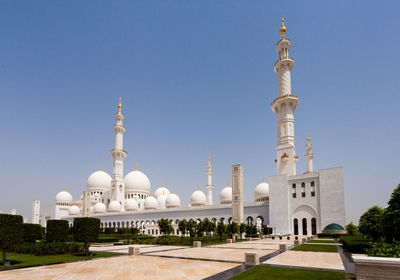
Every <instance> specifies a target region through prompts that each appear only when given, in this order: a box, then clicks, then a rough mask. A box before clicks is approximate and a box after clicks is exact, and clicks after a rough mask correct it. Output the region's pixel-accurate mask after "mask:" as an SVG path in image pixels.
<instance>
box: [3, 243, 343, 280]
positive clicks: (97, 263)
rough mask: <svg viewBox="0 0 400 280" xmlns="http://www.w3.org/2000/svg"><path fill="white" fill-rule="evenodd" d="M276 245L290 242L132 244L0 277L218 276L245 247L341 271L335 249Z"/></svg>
mask: <svg viewBox="0 0 400 280" xmlns="http://www.w3.org/2000/svg"><path fill="white" fill-rule="evenodd" d="M282 243H286V244H288V245H289V246H291V245H293V240H272V239H263V240H255V241H246V242H238V243H227V244H220V245H214V246H208V247H201V248H192V247H185V246H161V245H144V244H143V245H134V246H138V247H140V252H141V254H140V255H137V256H128V255H124V256H118V257H111V258H104V259H95V260H89V261H80V262H73V263H65V264H58V265H49V266H41V267H36V268H25V269H18V270H10V271H4V272H0V279H10V280H14V279H15V280H16V279H26V280H30V279H44V280H53V279H57V280H64V279H65V280H71V279H79V280H86V279H87V280H89V279H90V280H94V279H95V280H102V279H118V280H124V279H140V280H141V279H143V280H151V279H158V280H163V279H167V280H169V279H171V280H179V279H189V280H192V279H218V280H221V279H229V278H230V277H231V276H233V275H235V274H238V273H240V272H241V271H244V270H246V269H248V267H247V266H245V265H244V264H243V261H244V253H245V252H249V251H252V252H255V251H256V252H258V253H259V256H260V260H261V261H263V263H262V264H263V265H272V266H286V267H301V268H312V269H327V270H335V271H344V267H343V263H342V259H341V258H340V255H339V253H322V252H302V251H286V252H284V253H282V254H279V251H278V248H279V244H282ZM331 245H334V244H332V243H331ZM130 246H132V245H130ZM128 247H129V246H128V245H123V246H112V245H99V246H92V247H91V250H93V251H106V252H117V253H123V254H127V253H128Z"/></svg>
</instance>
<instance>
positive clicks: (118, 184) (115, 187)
mask: <svg viewBox="0 0 400 280" xmlns="http://www.w3.org/2000/svg"><path fill="white" fill-rule="evenodd" d="M121 109H122V105H121V97H120V98H119V104H118V112H117V113H116V114H115V118H116V120H117V123H116V124H115V125H114V132H115V145H114V149H112V150H111V155H112V156H113V159H114V162H113V176H112V180H111V185H112V200H117V201H119V202H120V204H121V209H122V211H123V209H125V199H124V196H125V180H124V158H125V157H126V155H127V153H126V151H124V133H125V127H124V126H123V124H122V122H123V120H124V114H122V112H121Z"/></svg>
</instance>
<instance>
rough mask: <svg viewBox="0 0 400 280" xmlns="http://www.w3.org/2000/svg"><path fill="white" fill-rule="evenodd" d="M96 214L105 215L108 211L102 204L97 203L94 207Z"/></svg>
mask: <svg viewBox="0 0 400 280" xmlns="http://www.w3.org/2000/svg"><path fill="white" fill-rule="evenodd" d="M93 211H94V213H104V212H106V211H107V208H106V206H105V205H104V203H102V202H97V203H96V204H95V205H94V207H93Z"/></svg>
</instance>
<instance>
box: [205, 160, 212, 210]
mask: <svg viewBox="0 0 400 280" xmlns="http://www.w3.org/2000/svg"><path fill="white" fill-rule="evenodd" d="M206 174H207V185H205V186H204V187H205V188H206V191H207V202H206V204H207V205H212V204H213V199H212V190H213V189H214V186H213V184H212V174H213V172H212V169H211V158H210V155H208V163H207V172H206Z"/></svg>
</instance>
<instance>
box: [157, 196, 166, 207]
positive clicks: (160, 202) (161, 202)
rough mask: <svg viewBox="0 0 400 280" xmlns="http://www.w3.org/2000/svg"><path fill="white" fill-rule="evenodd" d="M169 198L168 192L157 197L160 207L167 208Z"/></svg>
mask: <svg viewBox="0 0 400 280" xmlns="http://www.w3.org/2000/svg"><path fill="white" fill-rule="evenodd" d="M166 199H167V195H166V194H162V195H160V196H159V197H158V198H157V204H158V208H165V200H166Z"/></svg>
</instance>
